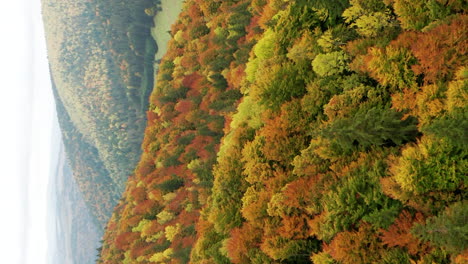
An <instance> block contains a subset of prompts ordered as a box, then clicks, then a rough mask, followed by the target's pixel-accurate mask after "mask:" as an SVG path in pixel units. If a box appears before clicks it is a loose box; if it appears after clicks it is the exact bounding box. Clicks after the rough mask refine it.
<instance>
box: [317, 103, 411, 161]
mask: <svg viewBox="0 0 468 264" xmlns="http://www.w3.org/2000/svg"><path fill="white" fill-rule="evenodd" d="M402 116H403V114H402V113H400V112H396V111H395V110H393V109H388V108H387V109H385V108H382V107H373V108H371V109H366V108H363V109H360V110H359V111H358V112H357V113H356V114H355V115H354V116H352V117H350V118H343V119H338V120H336V121H334V122H333V123H332V124H331V125H329V126H328V127H326V128H324V129H323V130H322V131H321V132H320V135H321V136H322V137H324V138H325V139H329V140H330V141H331V143H330V144H331V145H330V148H331V150H332V151H333V152H335V153H340V152H341V153H343V154H345V153H350V151H353V150H355V149H364V150H365V149H369V148H370V147H371V146H385V145H387V146H388V145H392V144H394V145H401V144H403V143H406V142H409V141H411V140H413V139H414V138H415V137H416V135H417V129H416V124H415V120H414V119H413V118H406V119H405V120H402Z"/></svg>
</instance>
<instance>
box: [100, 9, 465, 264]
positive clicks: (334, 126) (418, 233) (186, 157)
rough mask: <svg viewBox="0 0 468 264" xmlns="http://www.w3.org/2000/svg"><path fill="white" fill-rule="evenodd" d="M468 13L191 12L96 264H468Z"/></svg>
mask: <svg viewBox="0 0 468 264" xmlns="http://www.w3.org/2000/svg"><path fill="white" fill-rule="evenodd" d="M465 12H466V4H465V3H464V1H438V0H434V1H429V2H427V1H407V0H393V1H381V0H372V1H367V0H351V1H347V0H340V1H325V0H310V1H306V0H291V1H282V0H253V1H250V0H240V1H205V0H188V1H186V2H185V5H184V8H183V12H182V13H181V15H180V16H179V20H178V22H176V24H175V25H173V27H172V36H173V39H172V40H171V42H170V43H169V49H168V52H167V54H166V55H165V57H164V58H163V60H162V62H161V67H160V70H159V73H158V77H157V87H155V88H154V90H153V93H152V95H151V97H150V108H149V110H148V112H147V118H148V126H147V128H146V131H145V138H144V141H143V149H144V153H143V155H142V157H141V160H140V162H139V164H138V166H137V169H136V171H135V175H133V176H132V177H131V178H130V179H129V181H128V182H127V187H126V190H125V193H124V195H123V198H122V199H121V201H120V203H119V205H118V206H117V207H116V209H115V211H114V213H113V216H112V218H111V220H110V222H109V223H108V225H107V227H106V233H105V235H104V238H103V240H104V243H103V246H102V251H101V255H100V260H99V261H98V263H188V262H191V263H259V264H260V263H262V264H263V263H447V264H448V263H465V262H466V260H467V258H468V255H467V250H468V249H467V248H468V241H467V236H466V230H468V227H467V221H466V214H467V211H468V202H467V199H466V198H467V197H466V196H467V180H468V176H467V175H468V159H467V158H468V141H467V138H468V135H467V131H468V122H467V120H468V119H467V117H468V111H467V100H468V80H467V78H468V69H467V68H466V65H467V47H468V40H467V38H466V36H467V35H468V34H467V33H468V32H467V29H468V25H467V24H468V16H467V15H466V14H465Z"/></svg>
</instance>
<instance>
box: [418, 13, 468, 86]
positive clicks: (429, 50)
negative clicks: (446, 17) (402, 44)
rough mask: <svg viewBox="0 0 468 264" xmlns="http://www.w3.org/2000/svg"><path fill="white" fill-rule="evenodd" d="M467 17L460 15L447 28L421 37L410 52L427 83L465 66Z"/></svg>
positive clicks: (431, 31) (435, 29) (438, 28)
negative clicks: (417, 62)
mask: <svg viewBox="0 0 468 264" xmlns="http://www.w3.org/2000/svg"><path fill="white" fill-rule="evenodd" d="M467 35H468V16H466V15H461V16H459V17H457V18H456V19H453V20H452V21H451V22H450V24H444V25H440V26H438V27H436V28H433V29H432V30H430V31H428V32H425V33H422V34H421V35H420V36H419V38H418V40H417V41H415V42H413V44H412V46H411V49H412V51H413V53H414V55H415V56H416V58H417V59H418V61H419V64H417V65H414V66H413V70H414V72H415V73H417V74H424V79H425V81H426V82H427V83H435V82H436V81H437V80H438V79H440V78H443V77H444V76H447V75H448V74H449V73H451V72H453V70H454V69H457V68H458V67H459V66H461V65H466V63H467V62H468V61H467V56H466V55H467V51H468V39H467V37H466V36H467Z"/></svg>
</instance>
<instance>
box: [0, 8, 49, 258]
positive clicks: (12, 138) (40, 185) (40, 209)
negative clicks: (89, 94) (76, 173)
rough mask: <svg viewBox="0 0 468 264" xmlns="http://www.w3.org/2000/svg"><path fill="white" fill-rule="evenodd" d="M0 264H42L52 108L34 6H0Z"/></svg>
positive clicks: (45, 240) (45, 242)
mask: <svg viewBox="0 0 468 264" xmlns="http://www.w3.org/2000/svg"><path fill="white" fill-rule="evenodd" d="M0 32H1V34H2V37H1V41H0V73H1V74H0V76H1V88H0V122H1V127H0V160H1V163H0V164H1V176H0V177H1V184H0V199H1V200H0V201H1V204H2V207H1V210H2V213H1V217H0V227H1V228H2V235H1V236H0V253H1V256H2V260H1V261H2V263H11V264H16V263H20V264H23V263H28V264H29V263H34V264H42V263H46V253H47V236H46V235H47V234H46V190H47V180H48V176H49V172H50V171H51V170H50V164H51V161H50V157H51V153H50V152H51V132H52V124H53V116H54V115H55V106H54V102H53V97H52V91H51V88H50V81H49V73H48V64H47V60H46V51H45V41H44V35H43V26H42V21H41V18H40V0H14V1H1V2H0Z"/></svg>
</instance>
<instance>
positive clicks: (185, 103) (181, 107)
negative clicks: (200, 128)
mask: <svg viewBox="0 0 468 264" xmlns="http://www.w3.org/2000/svg"><path fill="white" fill-rule="evenodd" d="M192 108H193V103H192V101H190V100H188V99H184V100H180V101H179V102H178V103H177V104H176V105H175V107H174V109H175V110H177V111H179V112H181V113H187V112H189V111H190V110H192Z"/></svg>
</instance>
